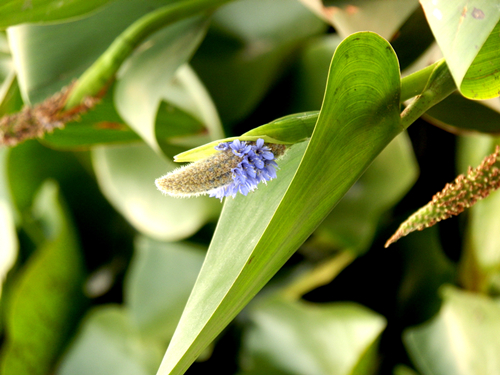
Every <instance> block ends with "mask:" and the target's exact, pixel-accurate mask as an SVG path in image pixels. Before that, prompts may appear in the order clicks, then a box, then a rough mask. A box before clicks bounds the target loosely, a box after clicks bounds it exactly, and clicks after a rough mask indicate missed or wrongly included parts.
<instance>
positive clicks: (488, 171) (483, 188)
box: [385, 145, 500, 247]
mask: <svg viewBox="0 0 500 375" xmlns="http://www.w3.org/2000/svg"><path fill="white" fill-rule="evenodd" d="M499 168H500V146H498V145H497V146H496V148H495V152H494V153H493V154H491V155H488V156H487V157H486V158H485V159H484V160H483V161H482V163H481V165H479V167H477V168H474V169H473V168H471V167H469V170H468V171H467V175H466V176H464V175H463V174H461V175H460V176H458V177H457V178H456V179H455V181H454V182H453V183H450V184H446V186H445V187H444V189H443V190H442V191H441V192H439V193H437V194H436V195H434V197H432V201H430V202H429V203H428V204H427V205H425V206H424V207H422V208H421V209H420V210H418V211H417V212H415V213H414V214H413V215H411V216H410V217H409V218H408V219H406V221H405V222H404V223H403V224H401V226H400V227H399V229H398V230H397V231H396V233H394V235H393V236H392V237H391V238H389V240H388V241H387V242H386V243H385V247H388V246H389V245H390V244H392V243H393V242H396V241H397V240H399V239H400V238H401V237H404V236H406V235H407V234H409V233H411V232H413V231H415V230H423V229H425V228H429V227H431V226H433V225H434V224H436V223H437V222H439V221H441V220H445V219H448V218H449V217H451V216H452V215H458V214H460V213H461V212H462V211H463V210H465V209H466V208H469V207H471V206H473V205H474V204H475V203H476V202H477V200H478V199H483V198H486V197H487V196H488V195H490V193H491V192H492V191H495V190H497V189H498V188H499V187H500V169H499Z"/></svg>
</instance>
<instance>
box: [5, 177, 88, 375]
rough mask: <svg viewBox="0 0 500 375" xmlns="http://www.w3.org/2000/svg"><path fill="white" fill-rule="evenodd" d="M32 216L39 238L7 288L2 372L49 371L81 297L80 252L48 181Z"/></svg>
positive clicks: (82, 274) (81, 259) (68, 332)
mask: <svg viewBox="0 0 500 375" xmlns="http://www.w3.org/2000/svg"><path fill="white" fill-rule="evenodd" d="M33 216H34V219H35V220H39V225H40V229H41V231H42V233H43V234H44V236H45V240H44V242H43V243H42V244H41V245H40V246H39V247H38V249H37V250H36V252H35V253H34V254H33V255H32V256H31V257H30V258H29V260H28V262H27V263H26V264H25V265H24V267H23V268H22V269H21V271H20V273H19V274H18V275H17V278H16V279H15V281H14V283H13V285H12V288H11V289H10V290H9V300H8V306H7V311H6V328H5V330H6V340H5V343H4V348H3V352H2V357H1V363H0V369H1V372H2V374H5V375H10V374H12V375H14V374H15V375H24V374H26V375H28V374H32V375H36V374H40V375H45V374H47V373H50V372H51V371H52V369H53V366H54V365H55V362H56V360H57V359H58V356H59V355H60V354H61V351H62V349H63V348H64V344H66V343H67V340H68V338H69V334H70V333H71V330H72V329H73V327H74V325H75V323H76V319H77V318H78V317H79V315H80V313H81V311H80V310H81V309H82V307H83V302H84V299H83V294H82V292H81V289H82V284H83V278H84V275H85V274H84V264H83V258H82V256H81V254H80V250H79V248H78V244H77V242H76V239H75V234H74V232H73V228H72V225H71V222H70V218H69V217H68V214H67V212H66V210H65V209H64V205H63V203H62V202H61V198H60V197H59V194H58V188H57V185H56V184H55V183H54V182H52V181H49V182H46V183H45V184H44V185H42V188H41V189H40V191H39V193H38V195H37V196H36V199H35V202H34V206H33Z"/></svg>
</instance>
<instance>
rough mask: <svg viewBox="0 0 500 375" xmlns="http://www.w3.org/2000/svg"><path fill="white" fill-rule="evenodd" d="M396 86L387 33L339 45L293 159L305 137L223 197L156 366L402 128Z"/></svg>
mask: <svg viewBox="0 0 500 375" xmlns="http://www.w3.org/2000/svg"><path fill="white" fill-rule="evenodd" d="M399 90H400V77H399V68H398V63H397V59H396V57H395V55H394V52H393V50H392V48H391V47H390V45H389V44H388V43H387V41H385V40H384V39H382V38H380V37H379V36H378V35H376V34H374V33H358V34H354V35H352V36H350V37H349V38H347V39H346V40H344V41H343V42H342V43H341V44H340V45H339V47H338V48H337V51H336V52H335V55H334V57H333V61H332V65H331V69H330V76H329V80H328V85H327V91H326V93H325V100H324V103H323V106H322V110H321V112H320V115H319V118H318V122H317V124H316V127H315V130H314V133H313V135H312V137H311V140H310V142H309V144H308V148H307V151H306V152H305V154H304V156H303V158H302V160H301V164H300V168H299V169H298V170H297V172H296V173H295V168H296V166H297V165H298V163H299V159H300V158H301V154H302V151H303V150H304V147H305V145H304V144H297V145H295V146H294V147H292V148H291V149H290V151H288V157H287V156H286V155H285V158H284V159H283V160H282V161H281V162H280V168H282V169H281V171H280V174H278V179H277V180H276V181H272V182H271V183H269V184H268V186H267V187H262V188H259V190H258V191H256V192H254V193H252V194H251V195H249V196H248V197H243V196H238V197H236V198H235V199H234V200H227V201H226V203H225V206H224V209H223V212H222V215H221V218H220V220H219V225H218V227H217V231H216V233H215V235H214V238H213V239H212V243H211V245H210V249H209V252H208V254H207V259H206V260H205V263H204V266H203V268H202V270H201V272H200V276H199V277H198V280H197V283H196V285H195V287H194V289H193V292H192V294H191V297H190V299H189V301H188V304H187V306H186V309H185V310H184V313H183V316H182V318H181V321H180V323H179V326H178V327H177V330H176V333H175V334H174V337H173V339H172V342H171V344H170V346H169V349H168V350H167V354H166V355H165V357H164V360H163V363H162V367H160V370H159V372H158V374H162V375H163V374H167V373H171V374H180V373H183V372H184V371H185V370H186V369H187V367H188V366H189V365H190V364H191V363H192V361H193V360H194V359H195V358H196V357H197V356H198V355H199V354H200V353H201V351H202V350H203V349H204V348H205V347H206V346H207V345H208V344H209V343H210V342H211V341H212V340H213V339H214V338H215V336H216V335H217V334H218V333H219V332H220V331H221V330H222V329H223V328H224V327H225V326H226V325H227V324H228V323H229V322H230V320H231V319H232V318H233V317H234V316H235V315H236V314H237V312H238V311H240V310H241V309H242V308H243V306H245V304H246V303H248V301H249V300H250V299H251V298H252V297H253V296H254V295H255V293H256V292H257V291H258V290H260V289H261V288H262V287H263V286H264V285H265V283H266V282H267V281H268V280H269V279H270V278H271V277H272V276H273V275H274V274H275V273H276V272H277V271H278V270H279V268H280V267H281V266H282V265H283V264H284V262H285V261H286V260H287V259H288V258H289V257H290V256H291V255H292V254H293V252H294V251H295V250H296V249H297V248H298V247H299V246H300V245H301V244H302V243H303V242H304V241H305V240H306V238H307V237H308V236H309V235H310V234H311V233H312V232H313V231H314V229H315V228H316V227H317V226H318V224H319V223H320V222H321V221H322V220H323V219H324V218H325V216H326V215H327V214H328V213H329V212H330V211H331V210H332V209H333V207H334V206H335V204H336V203H337V202H338V201H339V200H340V198H341V197H342V196H343V195H344V194H345V193H346V192H347V190H348V189H349V188H350V186H352V184H354V182H355V181H356V180H357V179H358V178H359V176H360V175H361V174H362V173H363V172H364V170H365V169H366V168H367V167H368V165H369V164H370V163H371V162H372V161H373V159H374V158H375V157H376V156H377V155H378V153H379V152H380V151H382V149H383V148H384V147H385V146H387V144H389V143H390V141H391V140H392V139H393V138H394V137H395V136H396V135H397V134H398V133H399V132H401V130H402V128H401V126H400V123H399V121H400V118H399ZM294 173H295V175H293V174H294ZM292 178H293V182H292V183H291V184H290V183H289V181H291V179H292ZM236 249H237V251H235V250H236ZM271 249H273V250H274V251H271ZM229 259H230V260H231V261H228V260H229Z"/></svg>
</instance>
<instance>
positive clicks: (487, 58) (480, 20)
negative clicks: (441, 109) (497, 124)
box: [420, 0, 500, 99]
mask: <svg viewBox="0 0 500 375" xmlns="http://www.w3.org/2000/svg"><path fill="white" fill-rule="evenodd" d="M420 2H421V4H422V7H423V8H424V11H425V13H426V16H427V21H428V22H429V25H430V27H431V29H432V32H433V33H434V37H435V38H436V41H437V43H438V44H439V47H440V48H441V51H442V52H443V55H444V58H445V59H446V63H447V64H448V67H449V68H450V71H451V74H452V76H453V78H454V80H455V83H456V85H457V87H458V88H459V89H460V92H461V93H462V95H464V96H465V97H467V98H470V99H489V98H493V97H497V96H498V92H499V91H500V80H499V77H500V72H499V71H498V65H499V64H500V24H499V20H500V8H499V7H498V4H496V3H495V2H491V1H489V0H460V1H440V2H436V1H434V0H420Z"/></svg>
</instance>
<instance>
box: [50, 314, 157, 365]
mask: <svg viewBox="0 0 500 375" xmlns="http://www.w3.org/2000/svg"><path fill="white" fill-rule="evenodd" d="M161 347H162V345H161V344H159V343H158V342H154V341H147V340H144V339H143V337H141V336H140V335H139V332H138V331H137V330H136V328H135V327H134V325H133V324H132V322H131V319H130V316H129V314H128V311H127V309H125V308H123V307H119V306H115V305H105V306H100V307H97V308H94V309H93V310H91V311H90V312H89V313H88V314H87V316H86V317H85V319H84V320H83V323H82V326H81V328H80V330H79V332H78V333H77V336H76V338H75V340H74V342H73V343H72V344H71V346H70V347H69V350H68V352H67V353H66V354H65V355H64V357H63V359H62V362H61V364H60V366H59V368H58V370H57V372H56V374H57V375H150V374H152V373H153V372H154V370H155V367H156V366H158V363H159V361H160V359H161Z"/></svg>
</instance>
